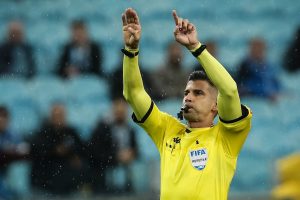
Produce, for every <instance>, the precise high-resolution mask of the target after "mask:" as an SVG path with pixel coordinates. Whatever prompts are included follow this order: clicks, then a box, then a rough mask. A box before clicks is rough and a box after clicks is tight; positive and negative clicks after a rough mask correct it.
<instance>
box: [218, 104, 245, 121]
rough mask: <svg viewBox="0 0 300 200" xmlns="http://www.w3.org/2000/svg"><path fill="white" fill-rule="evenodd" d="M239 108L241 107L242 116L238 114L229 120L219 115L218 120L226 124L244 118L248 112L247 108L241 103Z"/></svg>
mask: <svg viewBox="0 0 300 200" xmlns="http://www.w3.org/2000/svg"><path fill="white" fill-rule="evenodd" d="M241 108H242V116H240V117H238V118H236V119H233V120H229V121H226V120H223V119H222V118H221V117H219V119H220V121H221V122H223V123H226V124H230V123H234V122H237V121H240V120H242V119H244V118H246V117H247V116H248V114H249V110H248V109H247V108H246V106H244V105H243V104H241Z"/></svg>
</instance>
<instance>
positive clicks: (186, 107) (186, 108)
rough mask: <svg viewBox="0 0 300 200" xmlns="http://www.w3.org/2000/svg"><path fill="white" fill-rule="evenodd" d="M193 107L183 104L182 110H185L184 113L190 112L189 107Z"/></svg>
mask: <svg viewBox="0 0 300 200" xmlns="http://www.w3.org/2000/svg"><path fill="white" fill-rule="evenodd" d="M190 108H192V106H190V105H183V106H182V107H181V110H182V111H183V112H184V113H188V111H189V109H190Z"/></svg>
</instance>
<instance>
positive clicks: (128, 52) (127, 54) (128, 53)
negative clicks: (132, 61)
mask: <svg viewBox="0 0 300 200" xmlns="http://www.w3.org/2000/svg"><path fill="white" fill-rule="evenodd" d="M121 51H122V52H123V53H124V55H126V56H128V57H129V58H133V57H135V56H137V55H139V52H138V51H137V52H130V51H127V50H126V49H121Z"/></svg>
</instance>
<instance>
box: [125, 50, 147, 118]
mask: <svg viewBox="0 0 300 200" xmlns="http://www.w3.org/2000/svg"><path fill="white" fill-rule="evenodd" d="M127 50H128V49H127ZM123 95H124V97H125V99H126V101H127V102H128V103H129V104H130V105H131V107H132V109H133V111H134V113H135V116H136V117H137V119H138V120H140V119H142V118H143V117H144V116H145V114H146V113H147V111H148V109H149V107H150V105H151V98H150V97H149V95H148V94H147V92H146V91H145V89H144V85H143V80H142V76H141V73H140V69H139V66H138V56H135V57H133V58H129V57H128V56H125V55H124V59H123Z"/></svg>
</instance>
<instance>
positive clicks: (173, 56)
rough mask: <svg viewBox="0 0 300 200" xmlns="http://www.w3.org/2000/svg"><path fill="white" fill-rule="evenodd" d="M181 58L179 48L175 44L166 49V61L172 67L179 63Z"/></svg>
mask: <svg viewBox="0 0 300 200" xmlns="http://www.w3.org/2000/svg"><path fill="white" fill-rule="evenodd" d="M182 58H183V54H182V49H181V46H180V45H178V44H177V43H174V44H171V45H170V46H169V49H168V60H169V63H171V64H172V65H174V66H177V65H179V64H180V63H181V61H182Z"/></svg>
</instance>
